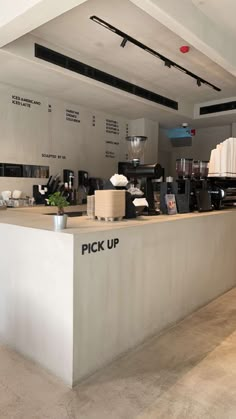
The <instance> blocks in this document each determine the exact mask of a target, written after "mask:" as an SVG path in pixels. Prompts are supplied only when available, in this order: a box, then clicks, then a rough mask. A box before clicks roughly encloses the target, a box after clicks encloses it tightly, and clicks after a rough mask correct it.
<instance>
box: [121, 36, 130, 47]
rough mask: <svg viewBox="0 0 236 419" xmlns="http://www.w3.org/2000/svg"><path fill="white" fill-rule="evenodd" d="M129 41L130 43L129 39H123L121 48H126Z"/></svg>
mask: <svg viewBox="0 0 236 419" xmlns="http://www.w3.org/2000/svg"><path fill="white" fill-rule="evenodd" d="M127 41H128V39H127V38H124V39H122V42H121V44H120V46H121V47H122V48H124V47H125V45H126V43H127Z"/></svg>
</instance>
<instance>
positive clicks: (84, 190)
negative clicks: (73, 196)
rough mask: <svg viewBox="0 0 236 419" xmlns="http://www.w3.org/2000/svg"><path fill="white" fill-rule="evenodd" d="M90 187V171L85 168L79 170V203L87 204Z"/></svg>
mask: <svg viewBox="0 0 236 419" xmlns="http://www.w3.org/2000/svg"><path fill="white" fill-rule="evenodd" d="M88 189H89V177H88V172H86V171H85V170H79V171H78V203H79V204H86V203H87V195H88Z"/></svg>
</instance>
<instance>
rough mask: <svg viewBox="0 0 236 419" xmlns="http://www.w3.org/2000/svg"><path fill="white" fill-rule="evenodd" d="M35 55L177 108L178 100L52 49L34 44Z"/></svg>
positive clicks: (139, 95) (136, 94)
mask: <svg viewBox="0 0 236 419" xmlns="http://www.w3.org/2000/svg"><path fill="white" fill-rule="evenodd" d="M35 57H37V58H40V59H41V60H44V61H47V62H49V63H51V64H55V65H57V66H59V67H63V68H66V69H67V70H70V71H73V72H75V73H78V74H82V75H83V76H85V77H89V78H91V79H93V80H97V81H99V82H101V83H104V84H107V85H109V86H112V87H115V88H116V89H119V90H123V91H125V92H127V93H131V94H132V95H135V96H138V97H141V98H143V99H146V100H149V101H150V102H154V103H158V104H159V105H162V106H166V107H167V108H170V109H174V110H178V102H176V101H175V100H172V99H169V98H167V97H165V96H161V95H159V94H157V93H154V92H151V91H150V90H146V89H144V88H143V87H140V86H137V85H135V84H133V83H129V82H128V81H125V80H122V79H120V78H118V77H115V76H113V75H111V74H109V73H105V72H104V71H101V70H98V69H97V68H95V67H91V66H90V65H87V64H84V63H82V62H81V61H77V60H75V59H73V58H70V57H67V56H66V55H63V54H60V53H59V52H56V51H53V50H52V49H49V48H46V47H44V46H42V45H39V44H35Z"/></svg>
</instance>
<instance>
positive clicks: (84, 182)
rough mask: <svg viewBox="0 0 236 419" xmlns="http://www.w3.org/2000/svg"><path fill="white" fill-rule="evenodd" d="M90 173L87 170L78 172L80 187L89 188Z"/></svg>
mask: <svg viewBox="0 0 236 419" xmlns="http://www.w3.org/2000/svg"><path fill="white" fill-rule="evenodd" d="M88 179H89V176H88V172H86V171H85V170H79V171H78V185H79V186H85V187H86V188H87V186H88Z"/></svg>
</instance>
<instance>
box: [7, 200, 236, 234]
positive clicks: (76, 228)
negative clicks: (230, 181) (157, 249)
mask: <svg viewBox="0 0 236 419" xmlns="http://www.w3.org/2000/svg"><path fill="white" fill-rule="evenodd" d="M74 211H83V212H85V211H86V206H81V205H75V206H71V207H69V208H67V209H66V212H67V213H69V212H74ZM226 212H228V213H229V212H236V210H235V209H234V208H232V209H227V210H221V211H213V212H204V213H198V212H196V213H188V214H176V215H171V216H170V215H169V216H168V215H158V216H150V217H148V216H140V217H138V218H136V219H132V220H125V219H124V220H122V221H115V222H106V221H97V220H90V219H89V218H88V217H87V216H86V215H84V216H80V217H68V222H67V228H66V229H65V230H62V231H61V232H60V234H61V233H66V234H78V233H79V234H80V233H94V232H100V231H111V230H117V229H123V228H129V227H141V226H145V225H149V224H156V223H163V222H174V221H178V220H183V219H192V218H199V217H217V216H220V215H221V214H223V213H226ZM50 213H51V214H53V213H55V207H45V206H37V207H25V208H8V209H7V210H1V211H0V223H3V224H10V225H16V226H22V227H28V228H34V229H39V230H49V231H53V220H52V215H50Z"/></svg>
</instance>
